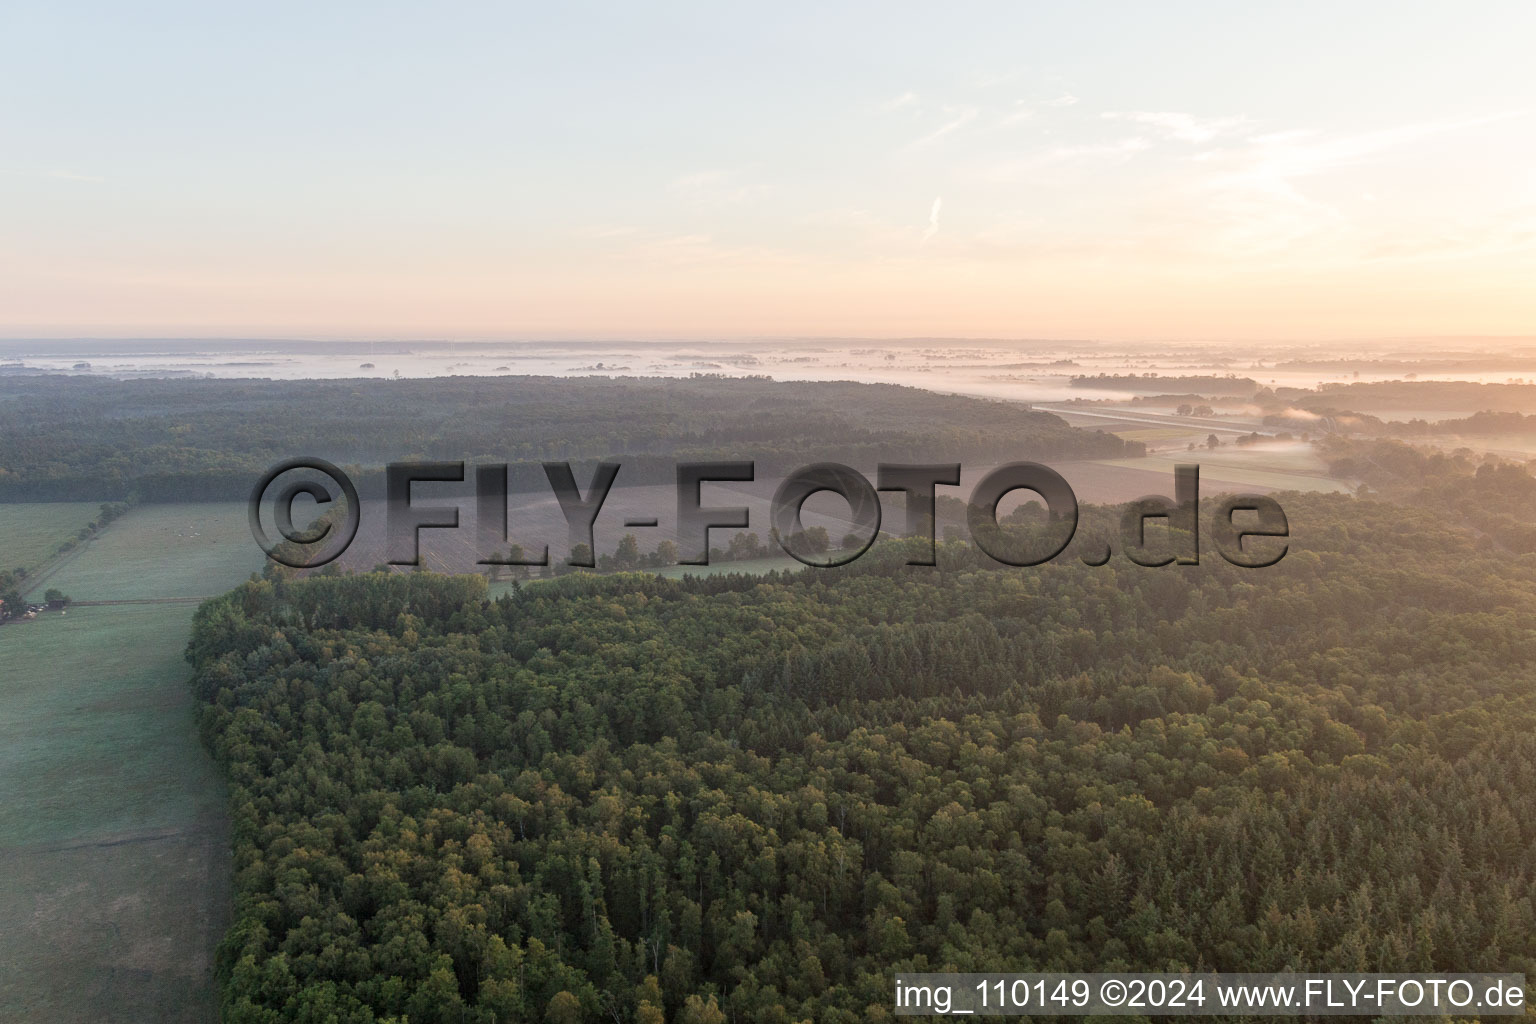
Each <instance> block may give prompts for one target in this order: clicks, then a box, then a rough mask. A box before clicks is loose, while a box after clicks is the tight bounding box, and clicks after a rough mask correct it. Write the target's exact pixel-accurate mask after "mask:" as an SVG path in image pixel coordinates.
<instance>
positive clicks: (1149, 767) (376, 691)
mask: <svg viewBox="0 0 1536 1024" xmlns="http://www.w3.org/2000/svg"><path fill="white" fill-rule="evenodd" d="M1284 501H1285V506H1286V509H1287V512H1288V513H1290V516H1291V521H1292V523H1293V526H1294V530H1293V550H1292V552H1291V554H1290V555H1289V556H1288V557H1287V558H1286V559H1285V560H1284V561H1282V562H1281V563H1280V564H1279V565H1277V566H1274V567H1272V568H1268V569H1263V570H1241V569H1237V568H1233V567H1231V566H1229V565H1227V564H1225V563H1224V562H1222V561H1221V560H1219V559H1206V560H1204V561H1203V562H1202V563H1201V564H1200V565H1198V566H1188V567H1171V566H1170V567H1167V568H1160V569H1145V568H1140V567H1137V566H1134V565H1130V564H1129V563H1126V562H1124V561H1122V560H1118V559H1117V560H1115V561H1112V562H1111V563H1109V564H1108V565H1106V566H1103V567H1098V568H1089V567H1087V566H1084V565H1082V564H1079V563H1076V562H1071V561H1069V562H1066V563H1063V564H1051V565H1048V566H1043V567H1039V568H1035V569H1027V570H1021V569H999V568H996V567H994V566H991V565H987V564H984V562H983V561H982V560H981V559H979V558H978V557H977V555H976V554H975V552H974V551H972V550H971V549H970V548H968V547H965V546H963V545H960V544H947V545H943V546H942V548H941V553H940V565H939V567H938V568H933V569H929V568H912V567H907V566H905V565H903V564H902V563H903V562H904V561H905V557H904V554H905V553H904V551H903V550H902V547H901V545H900V544H899V543H890V544H883V545H879V546H877V547H876V549H875V550H874V551H872V552H871V553H870V554H869V555H867V556H866V557H865V558H864V559H861V560H860V561H859V562H857V563H855V564H854V565H853V566H850V567H848V568H845V569H841V570H828V571H814V570H808V571H805V572H802V573H800V574H797V575H775V576H769V577H759V578H749V577H745V576H723V577H712V578H707V579H684V580H663V579H658V578H656V577H653V576H647V575H642V574H622V575H616V576H608V577H594V576H587V575H577V576H570V577H565V578H563V579H561V580H557V581H552V582H545V583H537V584H530V585H527V586H524V587H522V588H521V589H520V590H518V591H516V592H515V593H514V594H511V595H509V596H505V597H502V598H500V599H498V600H496V601H491V600H488V599H487V595H486V591H485V583H484V581H483V580H481V579H479V578H477V577H448V576H436V575H431V574H427V573H414V574H404V575H394V576H391V575H385V574H363V575H356V576H343V575H332V576H317V577H312V578H310V579H307V580H304V581H292V580H285V579H281V578H275V579H267V580H261V581H253V582H251V583H248V584H246V585H244V586H242V587H240V588H239V589H237V590H236V591H234V592H232V593H231V594H229V595H227V596H225V597H223V598H220V599H217V600H215V601H212V602H209V603H208V604H206V605H204V606H203V608H202V609H201V610H200V611H199V613H198V616H197V622H196V628H195V631H194V636H193V639H192V642H191V644H190V647H189V650H188V656H189V659H190V660H191V661H192V662H193V664H194V666H195V669H196V674H195V682H194V685H195V686H196V688H197V692H198V695H199V698H200V701H201V702H202V707H203V712H202V725H203V729H204V733H205V736H206V738H207V741H208V743H209V744H210V746H211V748H212V749H213V750H214V751H215V753H216V756H217V758H218V760H219V762H220V763H221V764H222V765H223V767H224V769H225V771H226V772H227V774H228V777H229V780H230V784H231V790H232V792H231V801H232V808H233V814H234V818H235V837H236V838H235V844H236V848H235V864H236V871H237V876H236V890H237V896H236V919H235V923H234V925H233V927H232V929H231V931H230V933H229V936H228V938H227V940H226V942H225V944H224V947H223V950H222V953H221V965H222V966H221V978H222V985H223V994H224V1002H225V1014H226V1016H225V1019H226V1020H227V1021H231V1022H237V1024H245V1022H258V1021H260V1022H268V1021H271V1022H276V1021H287V1020H335V1021H348V1022H354V1021H386V1020H394V1021H403V1020H405V1019H406V1018H409V1020H410V1021H411V1022H413V1024H431V1022H441V1024H460V1022H465V1021H471V1022H491V1021H501V1022H506V1021H521V1020H556V1021H580V1020H588V1021H597V1020H616V1021H621V1022H623V1021H643V1022H648V1024H654V1022H658V1021H662V1020H676V1021H684V1022H701V1021H709V1022H721V1021H725V1020H732V1021H743V1022H745V1021H754V1022H756V1021H761V1022H790V1021H801V1020H816V1021H846V1022H854V1021H866V1020H880V1019H885V1018H886V1017H887V1016H888V1015H889V1012H890V1011H889V1002H890V999H889V985H890V979H891V978H892V975H893V972H894V971H896V970H923V969H931V970H937V969H955V970H999V969H1005V970H1018V971H1023V970H1087V969H1116V968H1123V969H1143V970H1177V969H1182V968H1186V967H1188V968H1207V969H1217V970H1228V971H1237V970H1248V971H1280V970H1287V969H1295V970H1317V971H1323V970H1338V971H1366V970H1369V971H1409V970H1444V971H1478V970H1488V971H1525V972H1527V973H1536V676H1533V674H1532V672H1531V670H1530V666H1531V664H1532V661H1533V658H1536V629H1533V625H1532V624H1533V623H1536V561H1533V558H1536V556H1531V555H1514V554H1511V553H1510V552H1508V551H1507V550H1505V549H1503V548H1501V547H1500V546H1499V545H1498V544H1497V543H1496V541H1494V540H1493V539H1490V538H1489V537H1487V536H1486V535H1482V534H1479V533H1478V532H1476V531H1473V530H1468V529H1465V528H1463V527H1460V526H1456V525H1451V524H1450V523H1449V522H1448V521H1447V520H1446V519H1445V517H1444V516H1443V515H1441V514H1439V513H1438V512H1436V511H1435V510H1422V509H1420V510H1415V509H1412V508H1408V507H1404V506H1399V505H1392V504H1387V503H1383V502H1377V501H1370V500H1363V499H1352V498H1348V497H1341V496H1334V495H1329V496H1320V495H1311V496H1304V495H1286V496H1284Z"/></svg>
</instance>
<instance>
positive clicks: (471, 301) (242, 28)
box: [0, 0, 1536, 342]
mask: <svg viewBox="0 0 1536 1024" xmlns="http://www.w3.org/2000/svg"><path fill="white" fill-rule="evenodd" d="M1533 38H1536V4H1531V3H1529V2H1526V0H1512V2H1507V3H1498V2H1489V3H1470V4H1460V5H1452V4H1436V3H1428V2H1416V0H1392V2H1379V0H1354V2H1350V3H1339V2H1337V0H1331V2H1328V3H1311V2H1292V3H1286V4H1238V3H1230V2H1226V3H1188V2H1178V0H1164V2H1159V3H1156V4H1150V3H1130V2H1127V3H1114V4H1112V3H1093V2H1084V3H1074V4H1066V3H1050V4H1046V3H1031V2H1020V0H1014V2H1010V3H995V4H993V3H965V2H956V3H950V4H944V5H936V4H923V5H917V4H898V3H854V4H801V3H785V2H776V3H772V4H758V5H750V6H749V5H745V4H734V3H718V2H717V3H710V4H702V3H701V4H670V3H659V4H645V5H640V4H611V5H595V4H583V3H563V4H537V5H535V4H505V3H502V4H494V5H493V4H485V5H475V4H455V3H438V4H430V5H428V4H392V3H367V4H363V3H351V2H333V3H328V4H288V3H264V4H245V5H229V4H203V3H197V4H194V3H186V4H182V3H161V2H154V0H150V2H147V3H138V4H132V5H128V4H118V3H75V2H70V0H56V2H50V3H46V4H45V3H40V2H35V0H34V2H31V3H17V4H10V5H5V8H4V10H3V11H0V41H3V42H0V48H3V59H0V85H3V95H4V97H5V98H4V102H3V103H0V140H3V141H0V336H7V337H54V336H92V337H113V336H127V337H142V336H253V335H254V336H265V337H278V336H284V337H288V336H291V337H317V338H332V337H341V338H346V337H357V338H374V337H378V338H426V337H442V338H463V339H471V338H507V339H523V338H637V339H641V338H686V339H707V338H711V337H723V338H750V337H772V336H828V335H835V336H860V337H910V336H945V337H994V338H1057V339H1063V338H1099V339H1124V340H1158V339H1180V340H1212V341H1220V340H1231V341H1234V342H1242V341H1247V340H1285V339H1297V340H1303V341H1319V340H1327V339H1349V338H1367V337H1382V336H1431V335H1519V334H1526V335H1529V334H1536V287H1533V286H1532V282H1533V281H1536V75H1532V74H1531V73H1530V71H1529V62H1530V54H1529V48H1530V41H1531V40H1532V39H1533Z"/></svg>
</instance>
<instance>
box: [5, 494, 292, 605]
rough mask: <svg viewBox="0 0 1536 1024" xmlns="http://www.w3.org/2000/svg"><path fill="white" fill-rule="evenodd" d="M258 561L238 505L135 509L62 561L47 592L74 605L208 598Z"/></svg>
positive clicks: (255, 567)
mask: <svg viewBox="0 0 1536 1024" xmlns="http://www.w3.org/2000/svg"><path fill="white" fill-rule="evenodd" d="M8 507H12V508H14V507H15V506H8ZM263 562H264V557H263V555H262V553H261V549H260V548H258V547H257V546H256V542H255V541H254V540H252V539H251V530H250V524H249V522H248V521H247V518H246V506H245V504H244V503H242V502H221V503H217V504H194V505H141V506H139V507H138V508H135V509H133V510H132V511H131V512H129V513H128V514H127V515H125V516H124V517H123V518H121V519H119V520H118V521H117V522H115V523H113V524H112V525H111V526H109V527H107V529H106V530H105V531H103V532H102V534H101V536H99V537H97V538H96V539H95V540H93V541H91V542H90V544H89V545H88V547H87V548H86V550H85V551H83V552H81V553H80V554H79V555H75V556H73V557H71V558H70V559H69V560H68V561H67V562H65V564H64V565H63V566H61V567H60V569H59V570H58V571H57V572H56V573H54V574H53V575H52V576H51V577H50V578H49V579H48V586H50V587H57V588H59V589H60V590H62V591H64V592H65V593H66V594H68V595H69V596H70V597H71V598H73V599H74V600H76V601H124V600H142V599H145V598H157V597H213V596H214V595H216V594H222V593H223V592H224V591H226V590H228V589H229V588H230V587H233V586H234V585H235V584H237V583H239V582H240V581H241V580H243V579H245V578H246V577H247V576H248V575H250V574H251V573H253V572H259V571H260V570H261V567H262V564H263ZM183 613H184V614H187V615H190V612H187V610H185V609H183Z"/></svg>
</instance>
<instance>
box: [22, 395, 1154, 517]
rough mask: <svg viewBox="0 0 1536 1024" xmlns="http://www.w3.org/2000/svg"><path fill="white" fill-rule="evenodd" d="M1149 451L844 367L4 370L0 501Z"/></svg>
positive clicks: (1018, 410)
mask: <svg viewBox="0 0 1536 1024" xmlns="http://www.w3.org/2000/svg"><path fill="white" fill-rule="evenodd" d="M1142 451H1143V447H1142V445H1140V444H1139V443H1137V442H1134V441H1123V440H1121V439H1120V438H1117V437H1115V436H1114V435H1113V434H1109V433H1105V432H1101V431H1095V430H1079V429H1074V428H1072V427H1069V426H1068V425H1067V424H1066V423H1065V422H1064V421H1063V420H1061V419H1060V418H1058V417H1057V416H1054V415H1052V414H1050V413H1046V412H1038V411H1033V410H1031V409H1029V408H1028V407H1026V406H1024V405H1022V404H1017V403H1009V402H1000V401H993V400H988V399H979V398H965V397H959V396H952V395H940V394H935V393H933V392H929V391H924V390H920V389H917V388H910V387H900V386H897V385H888V384H859V383H853V382H844V381H838V382H826V383H807V382H774V381H771V380H766V379H747V380H742V379H732V378H727V377H715V376H695V377H692V378H688V379H670V378H624V379H609V378H600V377H575V378H570V377H494V378H487V377H448V378H426V379H408V380H373V379H358V380H339V381H270V380H128V381H119V380H100V379H90V378H83V377H67V376H43V377H28V378H25V379H0V501H25V500H34V501H36V500H53V501H64V500H86V501H103V500H119V499H126V498H130V497H134V498H139V499H141V500H145V501H187V500H214V499H237V498H243V497H245V496H246V494H247V493H248V492H249V490H250V487H251V486H252V484H253V483H254V480H255V478H256V477H257V476H258V475H259V474H260V473H261V472H262V471H264V470H265V469H266V468H267V467H268V466H270V465H272V464H273V463H274V462H276V461H278V460H280V459H285V458H289V457H293V456H298V455H313V456H319V457H321V458H327V459H330V460H331V461H333V462H335V463H337V464H338V465H348V464H352V465H359V466H362V467H364V468H365V469H367V470H370V471H371V472H369V473H364V474H363V475H362V476H361V477H360V478H359V481H358V482H359V484H360V485H363V486H368V485H369V484H372V483H376V480H375V479H374V477H375V476H376V475H377V473H378V471H379V470H380V469H381V468H382V467H383V466H384V465H385V464H386V463H388V462H392V461H400V460H405V459H412V458H417V459H444V460H460V459H462V460H466V461H481V462H507V463H510V464H511V465H512V466H513V470H512V480H513V485H514V487H517V486H519V485H525V486H527V487H529V488H536V487H543V486H545V482H544V477H543V473H542V471H541V470H540V469H539V463H540V462H542V461H544V460H557V461H564V460H572V461H594V460H598V459H605V458H607V459H619V460H623V461H625V462H626V477H627V479H628V480H629V481H630V482H656V483H664V482H670V481H671V480H672V479H673V475H672V474H673V467H674V464H675V462H677V461H687V460H707V459H721V458H731V459H755V460H757V461H758V463H759V472H760V473H761V474H762V475H765V476H766V475H773V474H783V473H786V472H788V471H790V470H792V469H794V468H796V467H798V466H801V465H804V464H805V463H807V462H810V461H816V460H833V461H839V462H846V463H852V464H859V463H870V462H873V461H876V460H879V459H884V460H886V461H914V462H915V461H943V462H966V461H969V462H980V463H996V462H1006V461H1014V460H1018V459H1035V460H1045V461H1048V460H1062V459H1078V458H1104V457H1111V458H1112V457H1124V456H1133V455H1138V454H1140V453H1141V452H1142Z"/></svg>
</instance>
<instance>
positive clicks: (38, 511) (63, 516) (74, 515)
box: [0, 501, 101, 569]
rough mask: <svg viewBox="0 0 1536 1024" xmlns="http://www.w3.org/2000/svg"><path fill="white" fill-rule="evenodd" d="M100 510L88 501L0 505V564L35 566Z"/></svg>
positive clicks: (10, 566)
mask: <svg viewBox="0 0 1536 1024" xmlns="http://www.w3.org/2000/svg"><path fill="white" fill-rule="evenodd" d="M100 511H101V504H100V503H99V502H88V501H44V502H37V503H28V502H21V503H17V504H9V505H0V567H4V568H6V569H16V568H26V569H36V568H37V567H38V565H39V564H41V563H42V562H43V561H45V560H46V559H48V558H50V557H51V556H52V555H53V553H54V552H55V551H57V550H58V547H59V545H60V544H61V543H63V542H64V541H66V540H69V539H70V538H71V537H73V536H74V535H75V534H76V533H78V532H79V531H80V528H81V527H83V526H85V525H87V524H88V523H90V522H92V521H93V520H94V519H95V518H96V516H97V514H98V513H99V512H100Z"/></svg>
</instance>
